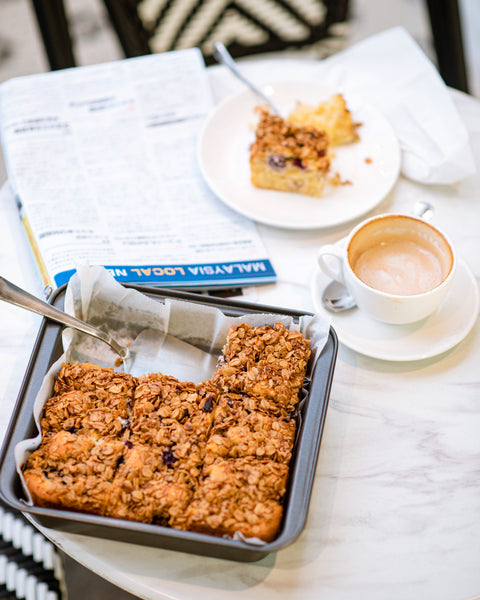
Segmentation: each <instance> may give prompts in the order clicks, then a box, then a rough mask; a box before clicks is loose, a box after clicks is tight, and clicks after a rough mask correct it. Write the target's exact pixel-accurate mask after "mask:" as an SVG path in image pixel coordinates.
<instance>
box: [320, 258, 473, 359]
mask: <svg viewBox="0 0 480 600" xmlns="http://www.w3.org/2000/svg"><path fill="white" fill-rule="evenodd" d="M328 283H329V278H328V277H327V275H325V274H324V273H322V272H321V271H320V269H317V272H316V273H315V276H314V280H313V285H312V293H313V303H314V306H315V309H316V311H317V312H318V313H320V314H322V315H323V316H324V317H325V318H326V319H328V320H329V321H330V323H331V325H332V326H333V328H334V329H335V331H336V333H337V336H338V339H339V340H340V342H341V343H342V344H344V345H345V346H347V347H348V348H350V349H351V350H355V351H356V352H359V353H360V354H364V355H366V356H370V357H372V358H378V359H381V360H391V361H411V360H421V359H424V358H431V357H432V356H436V355H438V354H441V353H442V352H446V351H447V350H450V349H451V348H453V347H454V346H456V345H457V344H458V343H459V342H461V341H462V340H463V339H464V338H465V337H466V336H467V334H468V333H469V332H470V330H471V329H472V327H473V326H474V324H475V321H476V320H477V317H478V312H479V290H478V285H477V282H476V279H475V277H474V276H473V274H472V272H471V271H470V269H469V268H468V267H467V265H466V264H465V262H464V261H463V260H459V261H458V266H457V272H456V274H455V279H454V281H453V283H452V288H451V290H450V292H449V294H448V296H447V298H445V300H444V301H443V303H442V304H441V306H440V307H439V308H438V309H437V311H436V312H435V313H433V314H432V315H430V316H429V317H427V318H426V319H423V320H422V321H419V322H417V323H412V324H409V325H388V324H386V323H380V322H379V321H376V320H374V319H372V318H371V317H369V316H367V315H366V314H365V313H362V312H361V311H360V310H359V309H358V308H354V309H352V310H348V311H345V312H341V313H332V312H329V311H327V310H326V309H325V308H324V307H323V305H322V301H321V295H322V292H323V290H324V289H325V287H326V286H327V285H328Z"/></svg>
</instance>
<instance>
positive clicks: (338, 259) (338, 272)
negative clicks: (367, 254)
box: [317, 244, 345, 284]
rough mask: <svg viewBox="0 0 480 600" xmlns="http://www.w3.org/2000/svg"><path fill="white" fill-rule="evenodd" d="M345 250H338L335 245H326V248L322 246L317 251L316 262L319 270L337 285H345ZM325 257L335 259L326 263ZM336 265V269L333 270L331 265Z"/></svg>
mask: <svg viewBox="0 0 480 600" xmlns="http://www.w3.org/2000/svg"><path fill="white" fill-rule="evenodd" d="M344 252H345V250H344V249H343V248H339V246H338V245H337V244H327V245H326V246H322V247H321V248H320V250H319V251H318V255H317V261H318V265H319V267H320V269H321V270H322V271H323V272H324V273H325V275H328V276H329V277H330V279H335V281H338V282H339V283H343V284H345V279H344V277H343V268H342V265H343V255H344ZM326 257H332V258H333V259H335V260H334V261H328V262H327V261H326V260H325V258H326ZM334 262H335V263H336V265H337V267H336V268H334V267H333V266H332V263H334Z"/></svg>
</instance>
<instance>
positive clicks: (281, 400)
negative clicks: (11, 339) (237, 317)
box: [23, 323, 310, 541]
mask: <svg viewBox="0 0 480 600" xmlns="http://www.w3.org/2000/svg"><path fill="white" fill-rule="evenodd" d="M309 356H310V349H309V342H308V340H306V339H305V338H304V337H303V336H302V335H301V334H300V333H298V332H296V331H289V330H287V329H285V327H284V326H283V325H282V324H281V323H276V324H275V325H274V326H273V327H270V326H259V327H250V326H248V325H245V324H241V325H239V326H237V327H232V328H231V329H230V332H229V334H228V338H227V341H226V344H225V347H224V349H223V355H222V358H221V360H220V361H219V367H218V370H217V372H216V374H215V375H214V377H212V379H211V380H209V381H205V382H202V383H201V384H198V385H196V384H194V383H191V382H181V381H179V380H177V379H176V378H174V377H171V376H168V375H164V374H162V373H154V374H150V375H144V376H142V377H139V378H134V377H132V376H131V375H128V374H126V373H116V372H114V371H113V369H105V368H101V367H98V366H95V365H92V364H89V363H85V364H78V363H74V364H64V365H63V366H62V368H61V370H60V371H59V373H58V374H57V379H56V382H55V385H54V394H53V396H52V397H51V398H50V399H49V400H48V401H47V402H46V404H45V407H44V411H43V415H42V419H41V430H42V442H41V444H40V446H39V447H38V448H37V449H36V450H34V451H33V453H32V454H31V455H30V457H29V458H28V460H27V462H26V464H25V465H24V472H23V474H24V478H25V482H26V484H27V487H28V488H29V490H30V493H31V495H32V498H33V500H34V502H35V503H36V504H37V505H39V506H44V507H51V508H64V509H69V510H76V511H84V512H88V513H93V514H98V515H103V516H109V517H114V518H119V519H128V520H133V521H140V522H144V523H155V524H159V525H163V526H167V527H174V528H177V529H184V530H185V529H187V530H191V531H198V532H203V533H209V534H211V535H228V536H234V535H235V533H236V532H240V533H242V534H243V535H245V536H247V537H259V538H261V539H263V540H265V541H269V540H272V539H274V537H275V536H276V535H277V533H278V529H279V526H280V523H281V518H282V514H283V500H284V495H285V491H286V482H287V478H288V472H289V463H290V460H291V457H292V452H293V448H294V439H295V433H296V420H295V418H294V415H295V410H296V406H297V404H298V401H299V392H300V389H301V387H302V385H303V381H304V377H305V372H306V368H307V362H308V359H309Z"/></svg>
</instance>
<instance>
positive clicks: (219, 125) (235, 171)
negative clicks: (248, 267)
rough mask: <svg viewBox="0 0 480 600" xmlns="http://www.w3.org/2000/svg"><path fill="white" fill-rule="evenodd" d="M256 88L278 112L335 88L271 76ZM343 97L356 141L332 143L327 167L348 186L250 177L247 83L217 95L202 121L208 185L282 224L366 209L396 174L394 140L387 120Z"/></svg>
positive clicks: (255, 215)
mask: <svg viewBox="0 0 480 600" xmlns="http://www.w3.org/2000/svg"><path fill="white" fill-rule="evenodd" d="M262 91H264V92H265V93H268V95H269V96H270V97H271V98H272V100H273V101H274V102H275V103H276V105H277V107H278V109H279V110H280V112H281V113H282V114H285V115H286V114H287V113H288V112H289V111H290V110H292V109H293V108H294V106H295V104H296V102H297V101H298V100H301V101H302V102H304V103H305V104H311V105H315V104H318V103H319V102H322V101H325V100H328V99H329V98H330V97H331V95H332V93H334V92H332V90H331V89H328V88H325V87H324V86H322V85H321V84H318V83H314V82H295V83H288V82H281V83H275V84H270V85H265V86H263V87H262ZM345 99H346V101H347V106H348V108H349V109H350V110H351V112H352V115H353V118H354V119H355V121H357V122H360V123H362V126H361V127H360V128H359V134H360V141H359V142H357V143H354V144H350V145H346V146H342V147H337V148H336V149H335V158H334V160H333V162H332V166H331V172H332V174H333V173H335V172H337V171H338V172H339V173H340V175H341V177H342V179H343V180H349V181H351V182H352V185H339V186H328V189H326V190H325V193H324V196H323V197H322V198H316V197H312V196H305V195H303V194H295V193H289V192H277V191H273V190H262V189H259V188H256V187H254V186H253V185H252V184H251V183H250V165H249V147H250V144H251V143H252V142H253V140H254V128H255V120H256V115H255V112H254V108H255V106H258V105H261V104H262V101H261V100H259V98H258V97H257V96H256V95H255V94H253V92H251V91H250V90H246V91H243V92H241V93H239V94H236V95H234V96H231V97H230V98H227V99H226V100H224V101H223V102H222V103H221V104H219V106H218V107H217V108H216V109H215V110H214V111H213V113H212V114H211V115H210V117H209V118H208V119H207V120H206V122H205V124H204V127H203V129H202V132H201V134H200V138H199V144H198V157H199V163H200V168H201V171H202V173H203V176H204V178H205V180H206V181H207V183H208V185H209V186H210V188H211V189H212V190H213V192H214V193H215V194H216V195H217V196H218V197H219V198H220V199H221V200H223V202H225V203H226V204H227V205H228V206H230V207H231V208H233V209H234V210H236V211H238V212H239V213H241V214H243V215H245V216H247V217H249V218H251V219H253V220H255V221H258V222H260V223H265V224H267V225H273V226H276V227H283V228H288V229H311V228H324V227H331V226H334V225H339V224H341V223H346V222H348V221H350V220H353V219H355V218H357V217H359V216H361V215H363V214H365V213H366V212H368V211H369V210H371V209H373V208H374V207H375V206H376V205H377V204H378V203H379V202H381V201H382V200H383V198H385V196H386V195H387V194H388V192H389V191H390V190H391V189H392V187H393V185H394V184H395V182H396V180H397V178H398V174H399V171H400V149H399V145H398V141H397V138H396V136H395V134H394V132H393V129H392V128H391V126H390V124H389V123H388V121H387V120H386V119H385V118H384V117H383V115H382V114H380V113H379V112H378V111H376V110H375V109H374V108H373V107H372V106H370V105H366V104H363V103H361V102H359V101H356V100H355V99H353V98H349V97H347V96H345ZM366 159H370V160H371V162H370V163H367V162H366Z"/></svg>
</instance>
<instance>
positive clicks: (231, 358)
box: [213, 323, 310, 411]
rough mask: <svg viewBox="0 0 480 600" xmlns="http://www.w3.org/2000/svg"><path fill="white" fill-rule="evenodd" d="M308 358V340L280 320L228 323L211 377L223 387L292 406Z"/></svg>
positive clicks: (305, 369) (289, 408)
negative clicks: (230, 325)
mask: <svg viewBox="0 0 480 600" xmlns="http://www.w3.org/2000/svg"><path fill="white" fill-rule="evenodd" d="M309 358H310V347H309V341H308V340H306V339H305V338H304V337H303V335H302V334H301V333H299V332H298V331H290V330H288V329H286V328H285V326H284V325H283V324H282V323H275V324H274V326H273V327H271V326H268V325H265V326H259V327H251V326H249V325H246V324H244V323H242V324H241V325H238V326H236V327H232V328H231V329H230V332H229V334H228V338H227V343H226V345H225V347H224V349H223V357H222V359H221V360H220V363H219V367H218V369H217V372H216V374H215V375H214V377H213V381H215V383H216V384H217V385H219V386H220V388H221V389H222V390H224V391H232V392H238V393H242V392H243V393H246V394H249V395H253V396H264V397H266V398H271V399H273V400H275V402H277V403H278V404H280V405H282V406H283V407H284V408H285V409H286V410H288V411H293V410H295V407H296V405H297V404H298V401H299V393H300V390H301V388H302V386H303V383H304V380H305V374H306V371H307V365H308V360H309Z"/></svg>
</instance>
